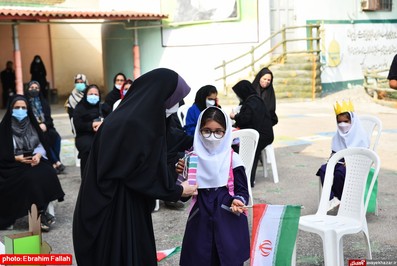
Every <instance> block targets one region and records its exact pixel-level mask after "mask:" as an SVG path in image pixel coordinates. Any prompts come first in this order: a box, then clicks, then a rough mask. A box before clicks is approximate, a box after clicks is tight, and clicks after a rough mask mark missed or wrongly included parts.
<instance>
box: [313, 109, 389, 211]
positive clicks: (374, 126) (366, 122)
mask: <svg viewBox="0 0 397 266" xmlns="http://www.w3.org/2000/svg"><path fill="white" fill-rule="evenodd" d="M359 119H360V122H361V125H362V126H363V128H364V130H365V131H366V132H367V134H368V137H369V139H370V140H371V144H370V147H369V148H370V149H371V150H373V151H375V152H376V148H377V147H378V144H379V139H380V135H381V133H382V121H381V120H380V119H379V118H377V117H376V116H373V115H360V116H359ZM373 135H375V136H373ZM319 186H320V193H319V195H321V190H322V186H321V182H320V183H319ZM378 209H379V208H378V199H376V207H375V215H376V216H378V212H379V211H378Z"/></svg>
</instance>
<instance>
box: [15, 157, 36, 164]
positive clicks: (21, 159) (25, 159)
mask: <svg viewBox="0 0 397 266" xmlns="http://www.w3.org/2000/svg"><path fill="white" fill-rule="evenodd" d="M15 161H17V162H20V163H26V164H31V163H32V156H28V157H24V156H23V155H18V156H15Z"/></svg>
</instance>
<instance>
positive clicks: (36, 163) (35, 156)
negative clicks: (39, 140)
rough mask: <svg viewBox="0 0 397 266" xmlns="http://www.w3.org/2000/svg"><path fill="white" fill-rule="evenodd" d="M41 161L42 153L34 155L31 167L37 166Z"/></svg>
mask: <svg viewBox="0 0 397 266" xmlns="http://www.w3.org/2000/svg"><path fill="white" fill-rule="evenodd" d="M40 160H41V154H40V153H36V154H35V155H33V157H32V163H31V164H30V165H31V166H36V165H38V164H39V163H40Z"/></svg>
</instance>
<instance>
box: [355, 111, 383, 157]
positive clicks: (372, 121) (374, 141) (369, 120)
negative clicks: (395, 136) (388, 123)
mask: <svg viewBox="0 0 397 266" xmlns="http://www.w3.org/2000/svg"><path fill="white" fill-rule="evenodd" d="M359 119H360V122H361V125H362V126H363V128H364V130H365V131H367V134H368V137H369V139H370V140H371V145H370V149H371V150H373V151H375V152H376V148H377V147H378V144H379V139H380V134H381V133H382V121H381V120H380V119H379V118H377V117H376V116H373V115H360V116H359ZM373 135H375V136H374V137H373Z"/></svg>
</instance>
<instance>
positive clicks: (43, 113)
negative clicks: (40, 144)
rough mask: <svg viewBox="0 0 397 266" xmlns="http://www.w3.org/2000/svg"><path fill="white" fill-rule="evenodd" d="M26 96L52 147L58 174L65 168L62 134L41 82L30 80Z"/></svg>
mask: <svg viewBox="0 0 397 266" xmlns="http://www.w3.org/2000/svg"><path fill="white" fill-rule="evenodd" d="M26 96H27V98H28V100H29V103H30V106H31V108H32V110H33V114H34V116H35V117H36V120H37V122H38V123H39V126H40V128H41V130H42V131H43V134H44V138H45V140H46V142H47V144H48V146H49V148H50V152H51V155H52V156H51V157H52V158H54V161H53V162H52V166H53V167H54V168H55V170H56V172H57V174H60V173H62V172H63V171H64V170H65V166H64V165H63V164H62V163H61V136H60V135H59V133H58V132H57V131H56V129H55V127H54V122H53V120H52V117H51V108H50V105H49V104H48V102H47V101H46V100H45V99H44V98H43V96H42V95H41V94H40V84H39V83H38V82H37V81H35V80H32V81H30V82H29V84H28V90H27V91H26Z"/></svg>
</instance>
